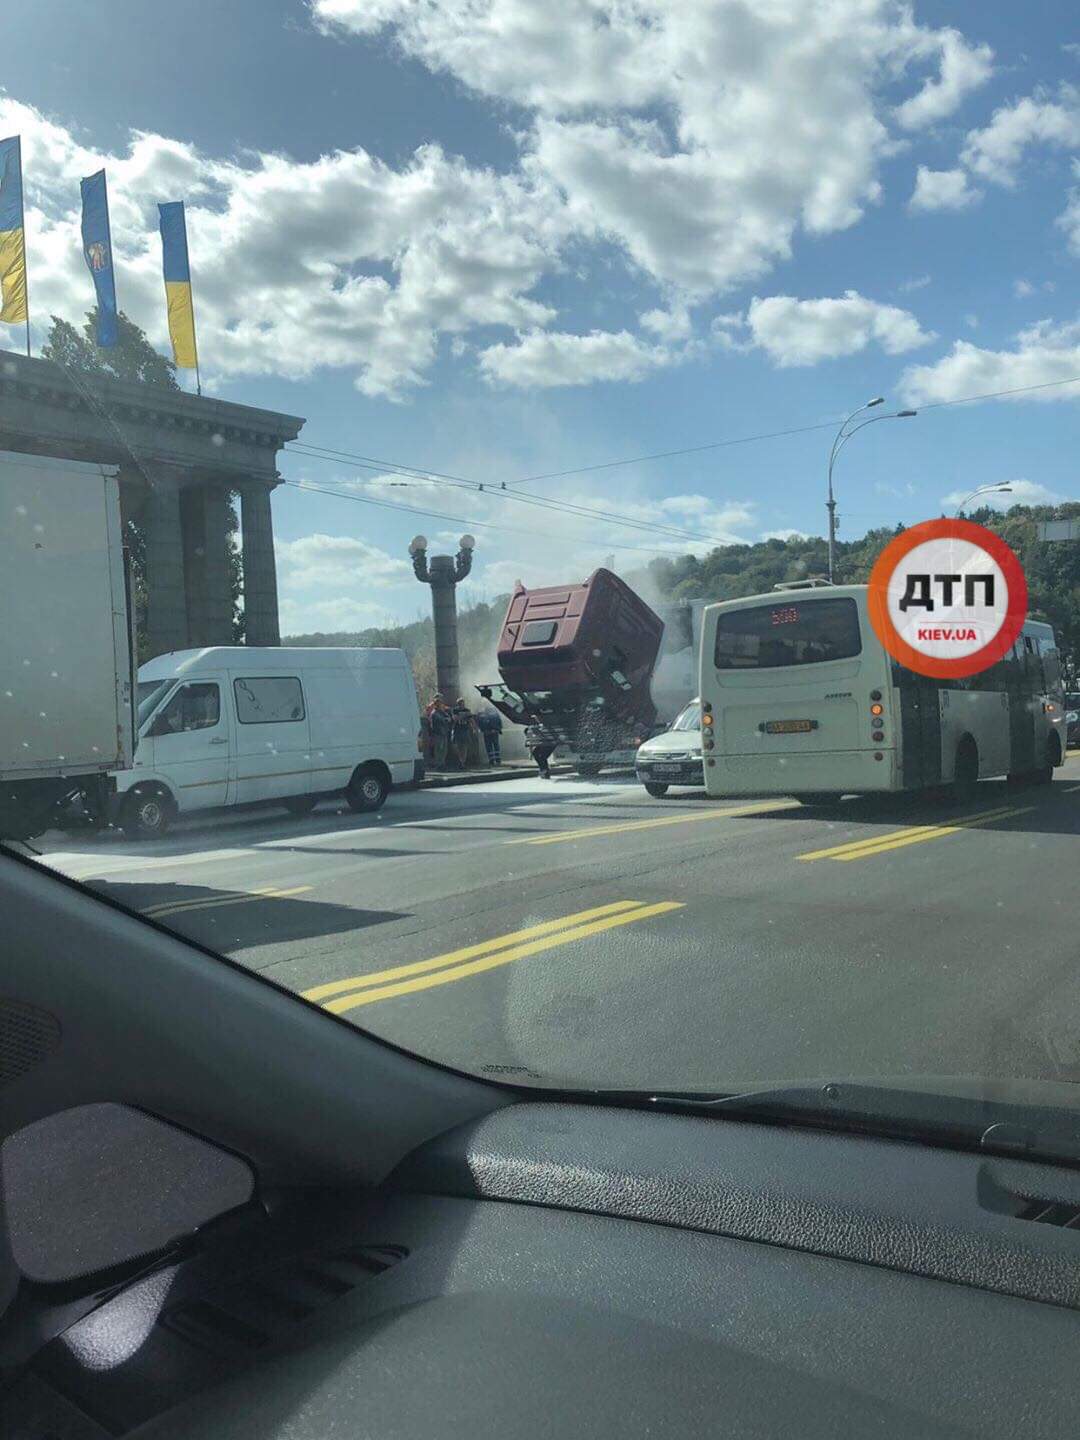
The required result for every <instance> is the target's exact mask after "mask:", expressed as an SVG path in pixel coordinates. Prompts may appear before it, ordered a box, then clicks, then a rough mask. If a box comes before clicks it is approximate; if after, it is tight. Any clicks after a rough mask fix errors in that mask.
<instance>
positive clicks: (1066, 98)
mask: <svg viewBox="0 0 1080 1440" xmlns="http://www.w3.org/2000/svg"><path fill="white" fill-rule="evenodd" d="M1032 145H1049V146H1053V147H1056V148H1075V147H1077V146H1080V92H1078V91H1077V90H1076V89H1075V88H1074V87H1072V86H1071V85H1062V86H1061V88H1060V90H1059V92H1058V98H1057V99H1056V100H1052V99H1050V98H1049V95H1048V94H1047V93H1046V92H1045V91H1041V90H1040V91H1036V93H1035V94H1034V95H1025V96H1024V97H1023V98H1022V99H1020V100H1014V101H1013V102H1012V103H1011V104H1008V105H1002V106H1001V107H1000V108H999V109H997V110H995V111H994V114H993V115H992V116H991V119H990V123H989V125H987V126H985V127H984V128H983V129H981V130H972V131H970V132H969V134H968V137H967V139H966V141H965V142H964V148H963V150H962V152H961V159H962V160H963V162H964V164H965V165H967V166H968V168H969V169H971V170H973V171H974V172H975V173H976V174H977V175H980V176H982V178H983V179H984V180H990V181H992V182H993V183H994V184H995V185H1004V186H1008V187H1011V186H1013V185H1015V184H1016V178H1017V172H1018V170H1019V168H1020V162H1021V160H1022V159H1023V158H1024V152H1025V151H1026V150H1027V149H1028V148H1029V147H1030V146H1032Z"/></svg>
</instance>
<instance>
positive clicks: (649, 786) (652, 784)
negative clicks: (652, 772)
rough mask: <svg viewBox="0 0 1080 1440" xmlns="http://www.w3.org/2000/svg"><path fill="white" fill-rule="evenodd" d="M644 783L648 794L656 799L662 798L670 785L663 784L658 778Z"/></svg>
mask: <svg viewBox="0 0 1080 1440" xmlns="http://www.w3.org/2000/svg"><path fill="white" fill-rule="evenodd" d="M643 783H644V785H645V793H646V795H651V796H652V797H653V799H654V800H662V799H663V798H664V796H665V795H666V794H667V792H668V787H667V786H666V785H661V784H660V783H659V782H658V781H656V780H646V781H644V782H643Z"/></svg>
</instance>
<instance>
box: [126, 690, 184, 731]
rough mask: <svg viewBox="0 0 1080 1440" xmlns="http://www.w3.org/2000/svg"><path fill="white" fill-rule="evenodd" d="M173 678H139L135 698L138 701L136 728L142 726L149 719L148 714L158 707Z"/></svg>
mask: <svg viewBox="0 0 1080 1440" xmlns="http://www.w3.org/2000/svg"><path fill="white" fill-rule="evenodd" d="M174 683H175V682H174V681H173V680H171V679H170V680H140V681H139V688H138V691H137V692H136V698H137V700H138V702H139V718H138V728H139V729H140V730H141V729H142V727H143V726H144V725H145V724H146V722H147V720H149V718H150V716H151V715H152V714H153V713H154V711H155V710H156V709H157V707H158V703H159V701H160V700H161V699H162V698H163V696H164V694H165V692H166V690H168V688H169V686H170V685H172V684H174Z"/></svg>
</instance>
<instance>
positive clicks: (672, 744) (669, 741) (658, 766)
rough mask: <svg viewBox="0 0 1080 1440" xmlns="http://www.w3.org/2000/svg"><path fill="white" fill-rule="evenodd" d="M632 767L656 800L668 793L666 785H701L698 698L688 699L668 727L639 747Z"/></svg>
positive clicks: (702, 778) (703, 779) (703, 767)
mask: <svg viewBox="0 0 1080 1440" xmlns="http://www.w3.org/2000/svg"><path fill="white" fill-rule="evenodd" d="M634 766H635V769H636V770H637V776H638V779H639V780H640V781H641V783H642V784H643V785H644V786H645V789H646V790H647V791H648V792H649V794H650V795H652V796H653V797H654V798H655V799H657V800H659V799H660V797H661V796H662V795H666V794H667V790H668V786H669V785H696V786H698V787H702V786H704V784H705V764H704V761H703V760H702V756H701V702H700V700H696V699H695V700H691V701H690V704H689V705H687V706H685V707H684V709H682V710H681V711H680V712H679V714H678V715H677V716H676V717H675V719H674V720H673V721H672V723H671V729H670V730H665V731H664V732H663V734H662V735H654V736H653V737H652V739H651V740H646V741H645V743H644V745H641V746H639V747H638V752H637V757H636V759H635V761H634Z"/></svg>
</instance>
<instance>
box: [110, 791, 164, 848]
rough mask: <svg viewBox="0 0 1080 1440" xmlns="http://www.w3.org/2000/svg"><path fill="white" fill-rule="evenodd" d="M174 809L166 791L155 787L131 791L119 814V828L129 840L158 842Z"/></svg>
mask: <svg viewBox="0 0 1080 1440" xmlns="http://www.w3.org/2000/svg"><path fill="white" fill-rule="evenodd" d="M175 808H176V806H175V804H174V802H173V798H172V796H171V795H170V794H169V793H168V791H167V790H163V789H159V788H158V787H157V786H151V787H147V788H146V789H139V790H132V791H131V792H130V794H129V795H128V797H127V799H126V800H125V801H124V806H123V809H122V810H121V812H120V828H121V829H122V830H123V832H124V834H125V835H127V836H128V837H129V839H131V840H160V839H161V837H162V835H164V834H165V832H166V831H167V830H168V828H169V824H170V822H171V820H172V817H173V812H174V810H175Z"/></svg>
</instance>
